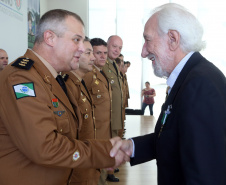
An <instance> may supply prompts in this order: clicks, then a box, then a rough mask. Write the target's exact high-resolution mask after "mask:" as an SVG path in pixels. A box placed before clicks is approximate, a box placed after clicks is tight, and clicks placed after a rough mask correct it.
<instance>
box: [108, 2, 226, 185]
mask: <svg viewBox="0 0 226 185" xmlns="http://www.w3.org/2000/svg"><path fill="white" fill-rule="evenodd" d="M143 35H144V39H145V43H144V46H143V50H142V57H147V58H148V59H149V60H150V61H151V62H152V65H153V68H154V73H155V75H157V76H159V77H165V78H167V85H168V86H170V88H169V90H168V94H169V95H168V98H167V100H166V102H165V103H164V105H163V106H162V112H161V114H160V116H159V119H158V121H157V124H156V128H155V131H154V133H151V134H148V135H145V136H140V137H136V138H132V140H133V141H132V140H128V141H123V142H121V144H122V146H121V149H124V150H125V151H126V152H127V154H132V158H131V165H136V164H140V163H143V162H146V161H149V160H152V159H156V160H157V167H158V184H159V185H166V184H167V185H188V184H189V185H195V184H197V185H198V184H199V185H213V184H217V185H225V184H226V177H225V174H226V150H225V148H226V140H225V138H226V114H225V112H226V96H225V94H226V80H225V76H224V75H223V73H222V72H221V71H220V70H219V69H218V68H217V67H216V66H214V65H213V64H212V63H210V62H209V61H208V60H207V59H205V58H204V57H203V56H202V55H201V54H200V53H199V51H200V50H201V49H203V48H204V46H205V44H204V42H203V41H202V35H203V29H202V26H201V25H200V23H199V21H198V20H197V19H196V18H195V17H194V16H193V15H192V14H191V13H190V12H188V11H187V10H186V9H185V8H183V7H182V6H180V5H177V4H171V3H169V4H165V5H162V6H160V7H158V8H156V9H155V11H154V12H153V14H152V16H151V17H150V18H149V20H148V21H147V23H146V25H145V28H144V34H143ZM133 144H134V145H133ZM117 146H119V145H117ZM115 149H116V150H117V148H115ZM114 151H115V150H113V151H112V153H114ZM133 154H134V155H133Z"/></svg>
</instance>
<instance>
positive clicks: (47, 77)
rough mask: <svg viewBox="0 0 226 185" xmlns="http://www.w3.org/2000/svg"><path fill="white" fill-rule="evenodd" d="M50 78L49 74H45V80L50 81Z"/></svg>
mask: <svg viewBox="0 0 226 185" xmlns="http://www.w3.org/2000/svg"><path fill="white" fill-rule="evenodd" d="M49 78H50V77H49V76H47V75H45V77H44V80H45V81H46V82H48V83H50V81H49Z"/></svg>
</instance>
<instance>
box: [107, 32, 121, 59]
mask: <svg viewBox="0 0 226 185" xmlns="http://www.w3.org/2000/svg"><path fill="white" fill-rule="evenodd" d="M107 48H108V57H109V58H110V59H112V60H115V59H116V58H117V57H118V56H119V55H120V53H121V50H122V39H121V38H120V37H118V36H113V37H112V38H111V39H110V40H109V41H108V45H107Z"/></svg>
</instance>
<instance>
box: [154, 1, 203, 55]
mask: <svg viewBox="0 0 226 185" xmlns="http://www.w3.org/2000/svg"><path fill="white" fill-rule="evenodd" d="M153 14H155V15H156V17H157V20H158V29H159V35H161V34H167V33H168V31H169V30H176V31H178V32H179V34H180V37H181V40H180V46H181V49H182V50H183V51H184V52H187V53H188V52H190V51H201V50H202V49H204V48H205V45H206V43H205V42H204V41H203V40H202V36H203V27H202V25H201V24H200V22H199V21H198V20H197V19H196V18H195V16H194V15H192V14H191V13H190V12H189V11H188V10H186V9H185V8H184V7H183V6H180V5H178V4H175V3H168V4H165V5H162V6H159V7H157V8H156V9H154V11H153V12H152V15H153Z"/></svg>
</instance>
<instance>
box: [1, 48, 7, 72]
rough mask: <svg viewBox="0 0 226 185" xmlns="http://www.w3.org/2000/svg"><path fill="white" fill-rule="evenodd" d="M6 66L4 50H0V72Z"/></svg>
mask: <svg viewBox="0 0 226 185" xmlns="http://www.w3.org/2000/svg"><path fill="white" fill-rule="evenodd" d="M7 65H8V55H7V53H6V52H5V51H4V50H0V71H1V70H3V69H4V68H5V66H7Z"/></svg>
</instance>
